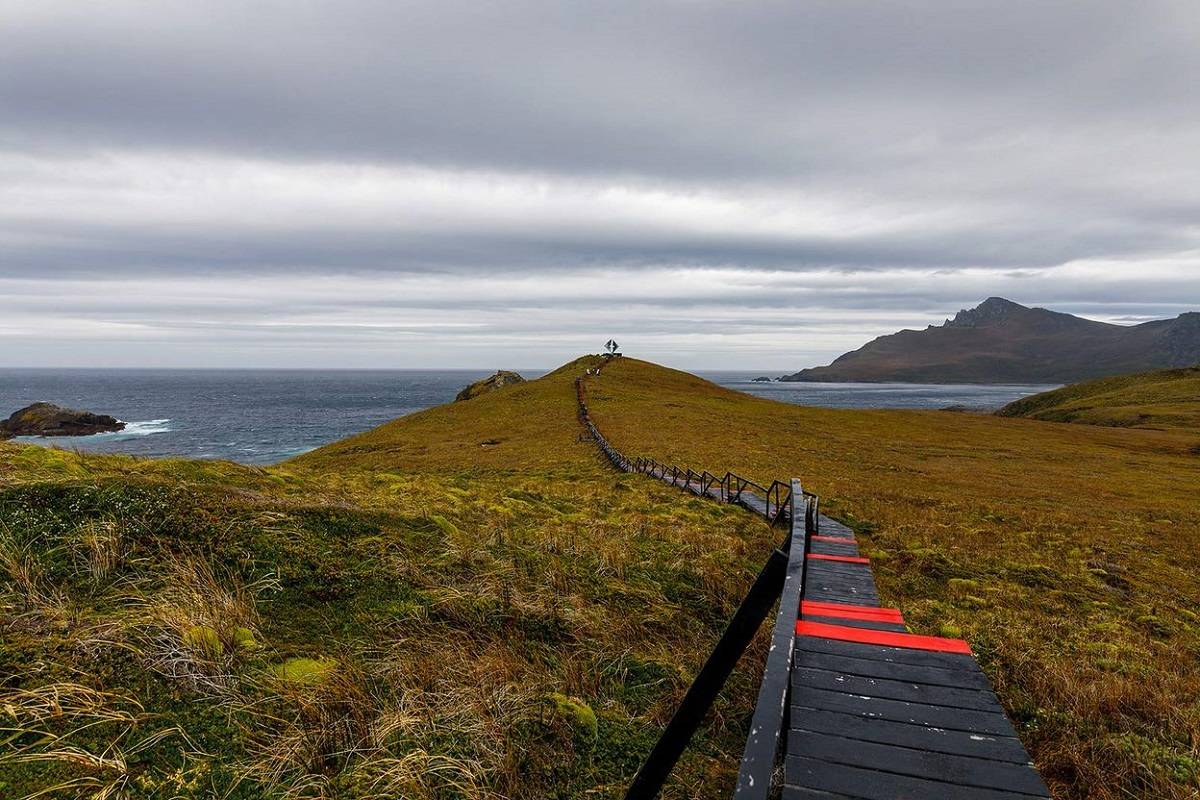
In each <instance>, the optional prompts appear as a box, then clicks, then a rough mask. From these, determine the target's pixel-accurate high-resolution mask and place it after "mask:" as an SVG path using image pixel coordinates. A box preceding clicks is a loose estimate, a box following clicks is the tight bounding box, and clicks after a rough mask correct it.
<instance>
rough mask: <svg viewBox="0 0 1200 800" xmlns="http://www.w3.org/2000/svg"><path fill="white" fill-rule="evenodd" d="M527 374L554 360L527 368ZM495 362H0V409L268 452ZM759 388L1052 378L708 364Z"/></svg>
mask: <svg viewBox="0 0 1200 800" xmlns="http://www.w3.org/2000/svg"><path fill="white" fill-rule="evenodd" d="M519 371H520V373H521V374H522V375H524V376H525V377H526V378H534V377H537V376H539V375H542V374H544V370H536V369H535V370H519ZM490 372H491V371H490V370H371V371H365V370H364V371H351V370H346V371H339V370H312V371H304V370H90V369H74V370H42V369H0V416H3V417H7V416H8V415H9V414H11V413H12V412H13V411H16V410H17V409H19V408H23V407H24V406H27V405H29V404H30V403H34V402H37V401H39V400H46V401H49V402H52V403H57V404H59V405H62V406H67V407H69V408H80V409H86V410H88V411H94V412H96V413H99V414H111V415H113V416H115V417H117V418H118V419H121V420H123V421H125V422H126V423H127V427H126V428H125V430H123V431H121V432H119V433H102V434H98V435H96V436H83V437H71V438H54V439H38V438H22V439H19V440H18V441H28V442H33V443H36V444H43V445H51V446H56V447H66V448H78V449H80V450H86V451H93V452H105V453H128V454H131V455H140V456H153V457H160V456H186V457H188V458H224V459H230V460H232V461H240V462H242V463H245V464H270V463H273V462H276V461H281V460H283V459H286V458H289V457H291V456H295V455H299V454H300V453H304V452H307V451H309V450H312V449H314V448H316V447H320V446H321V445H323V444H327V443H329V442H333V441H336V440H338V439H341V438H344V437H346V436H350V435H351V434H355V433H359V432H361V431H365V430H369V429H371V428H373V427H375V426H376V425H380V424H382V423H384V422H387V421H388V420H391V419H395V418H396V417H399V416H403V415H405V414H411V413H413V412H415V411H420V410H421V409H424V408H429V407H430V406H435V405H439V404H441V403H447V402H450V401H451V400H453V399H454V395H455V394H457V393H458V391H459V389H461V388H462V387H464V386H466V385H467V384H469V383H471V382H472V381H476V380H479V379H480V378H483V377H486V376H487V375H488V374H490ZM700 374H702V375H703V376H704V377H706V378H708V379H709V380H712V381H715V382H717V383H720V384H722V385H725V386H729V387H731V388H734V389H738V390H741V391H744V392H748V393H750V394H754V395H758V396H760V397H769V398H771V399H773V400H781V401H783V402H788V403H800V404H805V405H818V406H834V407H839V408H945V407H947V406H964V407H968V408H975V409H981V410H983V409H992V408H998V407H999V406H1001V405H1003V404H1005V403H1007V402H1009V401H1010V400H1014V399H1016V398H1018V397H1023V396H1025V395H1028V394H1033V393H1035V392H1039V391H1044V390H1045V389H1048V388H1052V387H1046V386H938V385H917V384H815V383H753V382H752V379H753V378H754V377H756V376H757V375H759V374H761V373H745V372H706V373H700Z"/></svg>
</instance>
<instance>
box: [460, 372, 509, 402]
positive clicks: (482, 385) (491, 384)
mask: <svg viewBox="0 0 1200 800" xmlns="http://www.w3.org/2000/svg"><path fill="white" fill-rule="evenodd" d="M524 382H525V379H524V378H522V377H521V376H520V375H518V374H517V373H515V372H511V371H509V370H506V369H502V370H500V371H499V372H497V373H496V374H495V375H492V376H490V377H487V378H484V379H483V380H481V381H475V382H474V383H472V384H471V385H470V386H468V387H466V388H465V389H463V390H462V391H461V392H459V393H458V396H457V397H455V398H454V402H456V403H457V402H458V401H460V400H470V399H472V398H474V397H479V395H481V394H487V393H488V392H494V391H496V390H497V389H503V388H504V387H505V386H513V385H515V384H518V383H524Z"/></svg>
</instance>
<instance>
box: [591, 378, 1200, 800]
mask: <svg viewBox="0 0 1200 800" xmlns="http://www.w3.org/2000/svg"><path fill="white" fill-rule="evenodd" d="M589 387H590V388H589V403H590V406H591V408H592V411H593V414H594V416H595V418H596V419H597V421H598V424H599V425H600V426H601V428H602V429H603V430H605V432H606V434H607V435H608V436H609V438H610V439H611V440H612V441H613V442H614V444H616V445H617V446H618V447H621V448H623V449H625V450H626V452H627V453H628V454H630V455H638V454H642V455H649V456H653V457H655V458H658V459H660V460H669V461H674V462H676V463H679V464H680V465H687V466H693V467H696V468H702V467H707V468H710V469H721V470H724V469H726V468H730V469H734V470H735V471H739V472H742V474H745V475H747V476H749V477H754V478H757V479H758V480H760V481H761V480H769V479H771V478H786V477H789V476H800V477H801V478H802V479H803V480H804V485H805V486H806V488H808V489H811V490H813V491H816V492H817V493H819V494H821V495H822V498H823V500H824V501H825V503H826V510H827V511H829V512H830V513H832V514H833V515H835V516H838V517H840V518H842V519H845V520H846V521H848V522H850V523H852V524H854V525H856V527H857V528H858V530H859V531H860V532H861V533H862V534H863V538H864V539H865V543H866V544H865V547H866V550H867V551H869V553H870V554H872V555H873V556H874V562H875V570H876V575H877V579H878V582H879V585H880V589H881V591H882V592H883V595H884V598H885V601H887V602H889V603H891V604H895V605H898V606H899V607H900V608H901V609H903V611H904V613H905V617H906V618H907V619H908V620H909V622H910V624H911V625H912V626H913V627H914V628H916V629H917V630H919V631H921V632H926V633H938V632H944V633H949V634H954V633H957V632H958V631H959V630H961V631H962V632H963V633H964V634H965V636H966V637H967V638H968V639H969V640H970V642H971V644H972V647H973V648H974V650H975V651H976V653H978V654H979V656H980V659H981V661H982V663H983V665H984V667H985V669H986V670H987V672H988V673H989V675H990V676H991V678H992V681H993V683H994V685H995V687H996V689H997V692H998V693H999V695H1000V697H1001V699H1002V701H1003V702H1004V704H1005V706H1006V707H1007V708H1008V710H1009V712H1010V713H1011V715H1012V716H1013V718H1014V719H1015V720H1016V722H1017V725H1018V727H1019V729H1020V730H1021V733H1022V737H1023V738H1024V740H1025V741H1026V743H1027V744H1028V745H1029V746H1030V748H1031V750H1032V752H1033V754H1034V756H1035V758H1036V760H1037V762H1038V765H1039V767H1040V768H1042V770H1043V771H1044V774H1045V775H1046V777H1047V779H1048V780H1049V782H1050V783H1051V784H1052V786H1053V788H1054V789H1055V791H1056V794H1057V796H1061V797H1071V798H1125V797H1149V796H1154V797H1180V798H1183V797H1194V796H1195V791H1196V786H1197V781H1198V772H1200V753H1198V751H1197V742H1200V701H1198V688H1200V667H1198V658H1200V617H1197V611H1196V610H1197V608H1200V585H1198V583H1197V581H1196V579H1195V575H1196V572H1197V569H1198V568H1200V548H1198V547H1197V538H1198V536H1200V503H1197V501H1196V498H1197V496H1200V458H1197V456H1196V455H1195V453H1193V452H1192V451H1191V448H1192V447H1193V446H1194V444H1195V442H1196V438H1197V433H1198V431H1197V430H1196V429H1192V430H1186V431H1143V430H1120V429H1110V428H1098V427H1089V426H1075V425H1070V426H1067V425H1062V426H1058V425H1048V424H1045V423H1040V422H1035V421H1030V420H1021V419H1002V418H997V417H979V416H974V415H956V414H946V413H942V412H898V411H841V410H833V409H816V408H802V407H793V406H782V405H780V404H777V403H773V402H770V401H766V400H760V399H757V398H752V397H749V396H746V395H742V394H738V393H735V392H732V391H729V390H726V389H723V388H721V387H717V386H715V385H713V384H710V383H707V382H705V381H703V380H701V379H699V378H696V377H694V376H691V375H687V374H685V373H679V372H673V371H668V370H663V369H662V368H659V367H655V366H653V365H649V364H646V363H644V362H639V361H636V360H633V359H622V360H621V361H619V362H616V363H614V364H613V365H612V366H610V367H609V368H607V369H606V370H605V372H604V373H603V374H602V375H601V376H600V377H598V378H593V379H591V382H590V384H589Z"/></svg>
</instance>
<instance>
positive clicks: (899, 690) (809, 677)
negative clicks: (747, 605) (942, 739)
mask: <svg viewBox="0 0 1200 800" xmlns="http://www.w3.org/2000/svg"><path fill="white" fill-rule="evenodd" d="M792 679H793V680H795V681H798V682H801V683H803V684H804V685H805V686H808V687H811V688H813V689H828V690H830V691H836V692H847V693H849V694H856V695H860V696H863V697H872V698H880V699H884V700H903V701H905V702H907V703H925V704H928V705H937V706H945V707H948V708H969V709H975V710H977V711H995V712H997V713H1003V709H1001V707H1000V703H999V701H998V700H997V699H996V695H994V694H992V692H991V690H990V689H962V688H957V687H952V686H938V685H936V684H928V683H913V682H909V681H898V680H891V679H889V678H870V677H865V676H863V675H851V674H849V673H845V672H835V671H831V670H826V669H816V668H813V667H806V666H798V667H796V668H795V669H794V670H793V671H792Z"/></svg>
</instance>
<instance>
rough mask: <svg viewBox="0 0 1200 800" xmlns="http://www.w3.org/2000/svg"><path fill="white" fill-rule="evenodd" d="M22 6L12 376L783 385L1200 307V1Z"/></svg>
mask: <svg viewBox="0 0 1200 800" xmlns="http://www.w3.org/2000/svg"><path fill="white" fill-rule="evenodd" d="M243 6H244V4H235V3H228V4H226V3H220V2H211V3H203V4H199V3H169V2H156V3H120V4H113V5H106V6H105V7H104V9H103V10H102V11H101V10H100V9H98V8H92V7H87V6H80V5H79V4H77V3H61V4H59V3H54V2H41V3H17V2H0V20H2V23H0V292H3V298H4V300H5V302H4V309H5V310H4V314H3V316H2V317H0V363H3V364H39V363H46V364H71V363H88V362H92V361H98V362H100V363H111V364H130V365H136V364H179V365H201V364H214V365H235V366H236V365H244V366H251V365H279V366H296V365H314V366H320V365H335V364H336V365H346V366H431V365H439V364H441V365H446V366H454V365H480V366H491V365H492V364H494V363H495V362H497V361H499V360H503V361H504V362H505V363H507V364H529V365H550V364H553V363H555V362H556V361H559V360H562V359H565V358H567V357H569V356H571V355H573V354H574V353H576V352H577V351H579V350H580V349H588V350H594V349H596V347H597V346H598V343H601V342H603V341H604V340H605V339H606V338H607V337H608V336H609V335H610V334H611V335H617V336H618V338H620V339H621V340H622V341H623V342H626V343H627V344H628V345H629V346H630V347H631V348H632V349H633V350H634V351H636V352H638V353H639V354H644V355H647V356H650V357H656V358H662V359H665V360H668V361H671V362H672V363H676V364H680V365H681V366H688V367H705V366H709V367H722V366H738V365H743V364H749V365H753V366H756V367H757V366H761V367H764V368H767V367H772V368H780V369H795V368H799V367H801V366H804V365H806V364H809V363H814V362H817V361H820V360H823V359H825V358H827V357H828V356H830V355H835V354H836V353H838V352H841V351H843V350H845V349H848V348H850V347H853V346H856V345H857V344H859V343H861V341H863V340H864V339H866V338H870V336H873V335H875V334H877V333H883V332H888V331H890V330H892V329H894V328H896V327H898V326H921V325H924V324H927V323H929V322H936V321H937V320H939V319H940V318H942V317H944V316H946V315H948V314H950V313H953V311H955V310H956V309H957V308H960V307H962V306H966V305H972V304H974V303H975V302H977V301H979V300H981V299H982V298H983V297H986V296H988V295H993V294H1003V295H1007V296H1010V297H1012V298H1013V299H1015V300H1018V301H1022V302H1027V303H1036V304H1042V305H1049V306H1053V307H1056V308H1059V309H1062V310H1067V311H1072V312H1075V313H1082V314H1085V315H1088V316H1093V317H1098V318H1103V319H1110V320H1114V321H1136V320H1141V319H1146V318H1150V317H1156V316H1168V315H1174V314H1176V313H1179V312H1180V311H1183V310H1187V309H1190V308H1195V307H1196V306H1197V305H1200V224H1198V220H1200V158H1197V156H1196V153H1198V152H1200V81H1197V80H1196V79H1195V78H1196V75H1198V74H1200V46H1198V45H1200V6H1197V5H1196V3H1195V2H1193V0H1185V1H1181V2H1165V3H1164V2H1150V3H1139V4H1136V5H1135V4H1129V3H1125V2H1086V3H1082V2H1081V3H1054V2H1050V3H1047V2H1013V3H1005V4H996V3H991V2H979V3H943V2H938V3H933V2H930V3H887V4H876V3H861V4H860V3H846V2H823V3H807V2H806V3H794V2H769V3H717V2H704V1H703V0H701V1H698V2H696V1H692V2H682V1H681V2H672V3H644V2H636V3H635V2H629V3H623V2H614V3H579V4H573V3H558V4H544V3H520V2H505V3H495V4H492V3H479V2H471V3H447V2H438V3H428V4H420V3H418V4H407V3H405V4H400V3H390V2H386V3H385V2H379V3H373V2H372V3H367V2H362V3H291V2H288V3H284V2H274V3H270V2H269V3H262V4H256V5H255V7H254V9H247V8H245V7H243Z"/></svg>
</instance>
